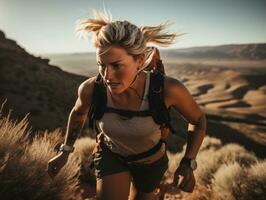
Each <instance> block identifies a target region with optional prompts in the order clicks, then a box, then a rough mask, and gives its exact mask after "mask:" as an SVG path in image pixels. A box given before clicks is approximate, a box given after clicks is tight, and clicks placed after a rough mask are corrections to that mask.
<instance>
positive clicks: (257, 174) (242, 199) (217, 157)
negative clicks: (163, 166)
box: [165, 137, 266, 200]
mask: <svg viewBox="0 0 266 200" xmlns="http://www.w3.org/2000/svg"><path fill="white" fill-rule="evenodd" d="M184 149H185V148H184ZM184 149H183V152H182V153H180V154H171V153H169V152H168V156H169V169H168V171H167V173H166V175H165V176H166V177H165V180H166V182H168V183H169V182H171V181H172V177H173V173H174V171H175V169H176V167H177V166H178V163H179V162H180V160H181V158H182V156H183V154H184ZM197 161H198V169H197V170H196V171H195V177H196V180H197V183H196V186H195V190H194V192H193V193H192V194H188V193H184V192H181V191H180V190H175V192H173V191H168V192H167V193H166V195H165V199H169V200H170V199H171V200H172V199H185V200H194V199H195V200H196V199H201V200H207V199H213V200H231V199H232V200H235V199H237V200H252V199H254V200H258V199H263V198H264V197H265V194H264V193H265V191H266V187H265V182H266V161H262V160H259V159H258V158H256V156H255V155H254V154H253V153H250V152H248V151H247V150H245V149H244V148H243V147H242V146H240V145H237V144H227V145H224V146H223V145H222V143H221V141H220V140H218V139H215V138H210V137H206V138H205V139H204V141H203V144H202V146H201V148H200V151H199V153H198V156H197Z"/></svg>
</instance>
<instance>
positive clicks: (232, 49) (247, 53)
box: [162, 43, 266, 60]
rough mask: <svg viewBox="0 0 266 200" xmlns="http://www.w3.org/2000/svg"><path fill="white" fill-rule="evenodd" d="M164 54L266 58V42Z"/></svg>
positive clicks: (164, 53)
mask: <svg viewBox="0 0 266 200" xmlns="http://www.w3.org/2000/svg"><path fill="white" fill-rule="evenodd" d="M162 55H164V56H166V57H175V58H193V59H195V58H196V59H248V60H263V59H266V43H261V44H238V45H235V44H232V45H221V46H210V47H191V48H185V49H171V50H163V51H162Z"/></svg>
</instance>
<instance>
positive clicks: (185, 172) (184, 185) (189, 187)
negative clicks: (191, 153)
mask: <svg viewBox="0 0 266 200" xmlns="http://www.w3.org/2000/svg"><path fill="white" fill-rule="evenodd" d="M195 182H196V181H195V177H194V173H193V170H192V169H191V168H190V167H189V166H186V165H182V164H181V165H179V167H178V168H177V169H176V171H175V174H174V180H173V186H174V187H176V186H178V187H179V188H180V189H181V190H183V191H184V192H193V190H194V187H195Z"/></svg>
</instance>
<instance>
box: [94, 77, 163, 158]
mask: <svg viewBox="0 0 266 200" xmlns="http://www.w3.org/2000/svg"><path fill="white" fill-rule="evenodd" d="M145 73H146V76H145V77H146V80H145V91H144V96H143V100H142V102H141V106H140V109H139V111H143V110H148V109H149V102H148V93H149V85H150V72H145ZM106 92H107V106H108V107H112V108H115V107H114V104H113V102H112V98H111V96H110V93H109V92H108V90H106ZM98 126H99V128H100V130H101V131H102V132H103V133H104V136H105V139H106V140H107V143H108V144H109V147H110V148H111V150H112V151H113V152H116V153H119V154H120V155H123V156H128V155H132V154H138V153H142V152H145V151H147V150H149V149H151V148H152V147H153V146H155V145H156V144H157V143H158V142H159V140H160V138H161V131H160V126H159V125H158V124H156V123H155V122H154V120H153V118H152V117H151V116H146V117H139V116H135V117H132V118H130V119H123V117H122V116H121V115H118V114H117V113H104V115H103V117H102V118H101V119H100V120H98Z"/></svg>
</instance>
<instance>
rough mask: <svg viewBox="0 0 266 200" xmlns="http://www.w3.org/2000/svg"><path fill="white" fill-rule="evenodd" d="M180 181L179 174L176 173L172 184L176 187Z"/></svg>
mask: <svg viewBox="0 0 266 200" xmlns="http://www.w3.org/2000/svg"><path fill="white" fill-rule="evenodd" d="M178 182H179V175H177V174H175V175H174V180H173V184H172V186H173V187H176V186H177V183H178Z"/></svg>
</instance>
